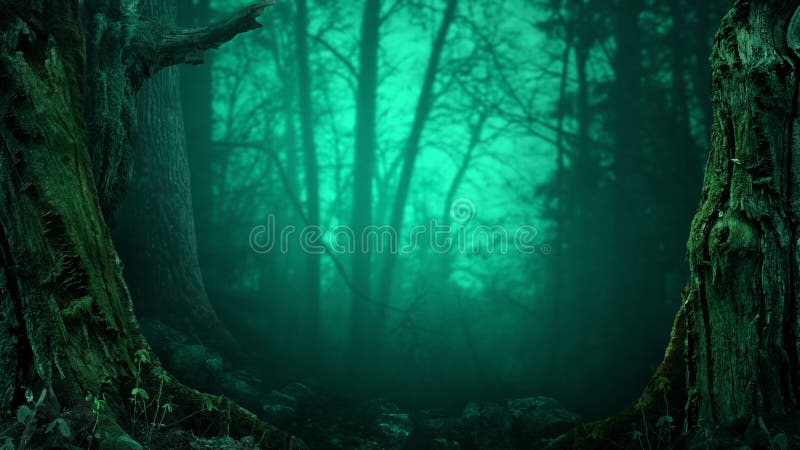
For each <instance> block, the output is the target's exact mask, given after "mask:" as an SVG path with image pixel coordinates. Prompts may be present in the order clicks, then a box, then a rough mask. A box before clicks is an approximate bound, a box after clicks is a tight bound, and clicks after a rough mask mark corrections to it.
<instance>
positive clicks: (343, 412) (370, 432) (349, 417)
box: [142, 320, 580, 450]
mask: <svg viewBox="0 0 800 450" xmlns="http://www.w3.org/2000/svg"><path fill="white" fill-rule="evenodd" d="M142 331H143V333H144V334H145V336H146V337H147V339H148V341H149V342H150V343H151V345H152V346H153V348H154V350H155V351H156V353H157V354H158V355H159V358H160V359H161V360H162V362H163V363H164V364H165V366H166V367H167V368H168V369H169V370H170V371H171V372H172V373H173V374H175V375H176V376H177V377H178V378H179V379H181V380H182V381H184V382H186V383H187V384H189V385H190V386H192V387H195V388H198V389H201V390H204V391H208V392H212V393H215V394H223V395H226V396H228V397H230V398H232V399H233V400H234V401H236V402H238V403H239V404H241V405H243V406H245V407H247V408H248V409H250V410H251V411H252V412H254V413H255V414H257V415H258V416H260V417H261V418H262V419H264V420H266V421H268V422H270V423H272V424H274V425H276V426H278V427H279V428H281V429H283V430H285V431H288V432H290V433H292V434H294V435H295V436H297V437H299V438H300V439H302V440H303V441H304V442H305V443H306V444H307V445H308V446H309V448H311V449H314V450H318V449H319V450H325V449H330V450H381V449H385V450H411V449H413V450H456V449H458V450H484V449H509V450H512V449H531V448H544V447H546V446H547V444H548V442H549V439H550V438H553V437H556V436H558V435H559V434H561V433H563V432H565V431H566V430H568V429H569V428H570V427H572V426H573V425H574V424H576V423H578V422H579V421H580V418H579V417H578V415H577V414H575V413H573V412H572V411H569V410H567V409H566V408H564V407H563V406H562V405H561V404H560V403H559V402H558V401H557V400H555V399H552V398H548V397H541V396H537V397H526V398H516V399H506V400H503V401H498V402H482V403H478V402H469V403H467V404H465V405H463V406H462V407H458V408H445V409H419V408H412V407H408V406H404V405H399V404H398V403H396V402H394V401H392V400H390V399H385V398H374V399H366V400H363V399H360V400H354V399H353V398H352V397H349V396H345V395H341V394H337V393H333V392H331V391H328V390H326V388H325V387H322V386H307V385H305V384H302V383H299V382H294V383H288V384H286V385H283V386H281V387H278V388H274V387H266V386H265V385H266V384H265V383H263V382H262V381H261V380H259V379H258V378H256V377H254V376H253V375H252V374H250V373H248V372H245V371H233V372H232V371H226V370H225V369H224V365H223V361H222V357H221V356H220V355H219V354H217V353H215V352H212V351H210V350H208V349H207V348H205V347H203V346H201V345H198V344H193V343H191V341H190V340H189V339H188V338H187V337H185V336H182V335H181V334H180V333H178V332H176V331H175V330H172V329H171V328H169V327H167V326H166V325H164V324H162V323H160V322H157V321H147V320H144V321H142ZM164 437H165V439H164V442H163V445H164V447H163V448H177V447H186V448H192V449H205V448H227V449H231V450H233V449H237V448H241V449H250V448H255V447H252V446H251V445H250V443H248V442H243V443H235V442H224V441H219V440H214V441H202V440H196V439H195V440H188V439H186V436H180V435H177V436H171V437H169V436H164ZM160 447H161V446H160V445H157V444H155V443H154V445H153V446H152V448H160Z"/></svg>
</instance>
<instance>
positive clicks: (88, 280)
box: [0, 0, 294, 448]
mask: <svg viewBox="0 0 800 450" xmlns="http://www.w3.org/2000/svg"><path fill="white" fill-rule="evenodd" d="M134 4H135V2H134V3H129V2H125V1H123V2H103V1H99V0H97V1H86V2H83V4H82V8H84V9H83V10H81V9H80V7H79V2H77V1H75V0H43V1H38V2H29V1H19V0H4V1H3V2H2V3H0V6H2V9H3V11H4V16H5V19H4V21H3V25H2V27H1V28H0V34H2V37H3V39H2V42H3V44H2V47H0V59H2V64H0V78H2V80H3V83H2V86H3V87H2V90H1V91H0V92H2V95H0V110H2V115H3V117H4V120H3V123H2V125H0V135H2V139H0V141H1V142H2V143H0V199H2V206H0V227H1V228H0V258H1V259H2V265H0V293H2V297H1V298H2V302H0V309H2V314H0V317H2V319H0V343H1V344H0V349H2V350H0V364H2V369H1V370H0V373H2V377H0V380H2V381H0V383H1V384H2V386H1V387H0V411H2V414H3V416H4V417H3V418H4V419H5V418H6V417H7V416H8V415H9V414H10V413H11V412H12V411H15V410H16V409H17V407H18V406H20V405H21V404H24V402H25V396H26V394H25V390H26V387H29V388H32V389H33V390H36V391H37V392H40V391H44V392H45V393H46V394H45V395H46V406H47V409H48V410H49V411H51V412H53V413H57V412H58V411H60V410H61V409H62V408H63V407H73V408H75V407H80V406H81V405H85V400H84V398H85V397H86V395H87V393H89V394H92V395H93V396H94V397H95V398H100V399H103V401H105V405H106V406H105V407H104V408H103V409H102V411H99V412H98V415H97V429H98V430H99V431H102V436H103V440H106V441H110V442H109V444H110V445H111V446H114V445H116V444H117V443H123V441H128V442H129V438H128V437H127V435H126V431H128V432H131V431H135V430H132V429H130V428H129V429H128V430H125V431H123V429H122V426H123V424H126V423H129V420H130V412H129V411H128V408H127V407H126V406H125V405H127V404H128V398H129V396H130V395H131V394H130V393H131V392H132V391H131V389H132V388H134V387H140V388H141V389H147V390H150V391H151V392H161V393H162V394H161V395H162V396H163V398H164V399H167V400H168V401H169V402H170V404H171V405H173V414H175V415H176V416H177V417H185V418H188V419H187V420H186V421H185V422H183V423H184V425H185V426H186V427H187V428H191V429H193V430H196V431H198V432H202V430H204V429H208V430H209V431H210V432H211V433H217V434H222V433H225V432H228V431H229V432H230V434H231V435H233V436H239V437H241V436H245V435H255V436H257V439H258V440H259V441H261V442H262V443H263V444H264V445H266V446H271V447H275V448H289V447H291V446H292V445H293V444H292V442H293V441H294V439H293V438H291V437H290V436H288V435H287V434H285V433H283V432H281V431H279V430H277V429H275V428H274V427H272V426H270V425H267V424H265V423H263V422H261V421H259V420H258V419H257V418H256V417H255V416H253V415H252V414H250V413H249V412H247V411H245V410H243V409H241V408H239V407H237V406H236V405H234V404H232V403H230V402H229V401H226V400H224V399H222V398H218V397H213V396H208V395H205V394H201V393H199V392H197V391H194V390H192V389H189V388H187V387H185V386H184V385H182V384H181V383H179V382H178V381H177V380H175V379H174V378H172V377H171V376H169V375H168V374H167V373H166V372H164V371H163V370H162V369H161V367H160V364H159V362H158V360H157V358H155V357H154V356H153V355H152V352H151V350H150V348H149V346H148V345H147V343H146V342H145V341H144V339H143V338H142V337H141V335H140V334H139V331H138V327H137V325H136V321H135V318H134V316H133V313H132V310H131V300H130V296H129V294H128V290H127V288H126V286H125V283H124V281H123V280H122V275H121V268H120V261H119V258H118V257H117V254H116V252H115V250H114V247H113V245H112V243H111V238H110V233H109V229H108V226H107V225H106V223H105V221H104V219H103V216H102V214H101V205H105V206H107V207H109V208H108V209H106V210H105V211H106V212H107V213H109V212H111V211H112V210H113V206H114V201H113V199H114V198H116V197H114V195H115V194H119V193H120V192H124V190H125V189H124V184H125V177H124V176H125V173H124V171H123V172H119V170H118V169H119V168H120V167H122V166H121V165H120V161H119V158H120V157H121V154H120V153H115V152H112V151H109V152H105V151H102V148H103V147H102V145H101V144H103V143H105V144H107V145H110V146H112V147H113V148H111V150H119V151H121V152H125V151H127V150H129V148H128V147H126V143H131V142H132V141H133V139H132V137H131V134H132V132H133V130H134V127H132V126H131V124H132V123H133V122H132V120H127V121H121V120H120V116H119V115H115V114H116V113H119V112H122V111H125V112H127V113H132V114H134V115H133V118H135V107H134V104H133V98H132V96H133V93H134V92H135V89H132V88H135V87H137V86H139V85H140V83H141V82H142V81H144V79H145V78H146V77H147V76H148V75H150V74H152V73H154V72H156V71H157V70H158V69H160V68H163V67H167V66H170V65H173V64H176V63H178V62H183V61H197V57H198V55H201V54H202V51H204V50H206V49H208V48H213V47H216V46H218V45H220V44H221V43H223V42H225V41H227V40H229V39H230V38H232V37H233V36H235V35H236V34H238V33H240V32H242V31H246V30H249V29H253V28H255V27H257V26H258V24H257V22H256V21H255V18H256V17H257V16H258V15H259V14H260V13H261V12H262V11H263V10H264V9H265V8H266V7H267V6H268V4H267V3H260V4H257V5H254V6H252V7H249V8H246V9H244V10H242V11H240V12H239V13H237V14H235V15H233V16H231V17H230V18H228V19H227V20H225V21H222V22H219V23H217V24H215V25H211V26H209V27H205V28H200V29H192V30H181V29H177V28H174V27H170V26H165V25H162V24H159V23H155V22H151V21H148V20H140V19H139V18H138V17H136V15H135V14H136V13H135V8H133V7H132V6H133V5H134ZM54 11H58V12H59V13H58V14H55V13H54ZM81 13H83V15H84V17H86V18H90V19H89V20H86V21H81V19H80V16H81ZM84 26H85V27H86V28H84ZM85 38H86V39H85ZM123 38H124V39H123ZM112 43H113V44H114V45H111V44H112ZM85 44H86V45H85ZM87 53H88V54H90V55H93V56H92V57H91V58H88V59H87V58H86V57H87ZM123 54H124V55H126V57H125V58H123V57H122V55H123ZM118 74H124V75H125V77H124V78H115V77H113V76H111V75H118ZM84 81H85V82H86V84H84ZM101 92H105V94H106V96H105V97H100V96H99V94H100V93H101ZM120 103H124V105H121V104H120ZM95 108H99V109H95ZM84 112H86V115H84ZM104 112H105V113H109V112H110V113H114V114H107V115H106V114H103V113H104ZM129 119H131V118H129ZM114 133H116V134H114ZM111 135H115V136H117V137H119V138H120V140H119V141H114V142H111V141H109V140H107V139H106V138H108V137H109V136H111ZM92 143H94V146H93V147H92ZM90 148H91V149H92V151H93V153H92V155H93V156H95V157H99V158H104V159H105V161H104V162H97V163H95V168H96V169H100V172H99V173H97V172H95V177H97V179H98V180H101V181H104V182H103V183H101V186H102V187H103V189H96V188H95V181H94V179H93V177H92V173H93V172H92V160H91V159H90V152H89V149H90ZM114 158H117V160H115V161H112V159H114ZM103 168H108V169H110V170H111V171H112V172H114V174H108V173H105V172H103V171H102V169H103ZM115 187H116V188H115ZM107 194H112V195H111V197H108V196H107ZM221 410H224V413H222V414H221V413H220V411H221Z"/></svg>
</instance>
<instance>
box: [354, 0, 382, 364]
mask: <svg viewBox="0 0 800 450" xmlns="http://www.w3.org/2000/svg"><path fill="white" fill-rule="evenodd" d="M380 10H381V2H380V0H366V2H365V5H364V13H363V17H362V22H361V41H360V44H359V47H360V48H359V66H358V92H357V94H356V124H355V154H354V158H353V203H352V208H353V211H352V223H351V224H350V225H351V227H352V229H353V232H354V234H355V236H356V251H355V253H354V254H353V255H352V269H351V270H352V275H351V282H352V284H353V288H354V290H355V291H357V292H356V293H354V294H353V300H352V308H351V313H350V315H351V318H350V320H351V326H350V332H351V334H350V353H351V355H350V356H349V358H350V362H349V364H350V366H351V367H352V368H353V369H354V370H356V371H360V369H361V367H359V366H362V365H365V364H368V358H365V356H366V354H367V353H368V352H369V347H370V344H371V343H374V341H375V339H376V338H377V336H374V334H373V333H372V331H374V330H373V327H372V326H371V325H372V324H373V321H374V318H375V317H376V314H377V312H376V311H375V307H374V306H373V305H371V304H369V303H367V302H366V301H365V298H369V297H370V292H371V290H370V278H371V277H370V274H371V270H370V269H371V260H372V258H371V255H370V253H369V252H368V251H366V250H367V248H366V247H363V246H362V242H361V236H362V235H363V234H364V231H365V230H366V229H367V227H368V226H369V225H370V224H371V222H372V182H373V179H374V173H375V147H376V146H377V143H376V138H375V117H376V111H377V106H376V103H377V90H378V48H379V47H380V43H379V37H380V36H379V32H378V31H379V28H380ZM360 373H362V374H363V371H360Z"/></svg>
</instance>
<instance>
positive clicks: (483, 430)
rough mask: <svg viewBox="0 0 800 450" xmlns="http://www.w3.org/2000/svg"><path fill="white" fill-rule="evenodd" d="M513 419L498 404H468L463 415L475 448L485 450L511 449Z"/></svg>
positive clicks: (462, 418)
mask: <svg viewBox="0 0 800 450" xmlns="http://www.w3.org/2000/svg"><path fill="white" fill-rule="evenodd" d="M512 419H513V417H512V416H511V413H510V412H509V411H508V410H507V409H506V408H505V407H503V406H501V405H499V404H497V403H485V404H478V403H472V402H471V403H468V404H467V406H466V407H465V408H464V412H463V413H462V414H461V420H462V422H463V425H464V427H465V429H466V434H467V436H468V437H469V439H470V440H471V441H472V444H473V446H474V447H477V448H479V449H481V450H483V449H487V450H488V449H492V450H494V449H508V448H511V441H512V439H511V424H512Z"/></svg>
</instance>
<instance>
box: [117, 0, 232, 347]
mask: <svg viewBox="0 0 800 450" xmlns="http://www.w3.org/2000/svg"><path fill="white" fill-rule="evenodd" d="M141 5H142V6H141V8H142V10H141V13H142V15H143V16H145V17H151V18H154V19H158V20H160V21H162V22H163V23H166V24H173V23H174V22H175V16H176V6H177V5H176V2H175V1H174V0H172V1H167V0H145V1H144V2H142V3H141ZM136 109H137V112H138V117H139V120H138V131H139V133H138V138H137V141H136V144H135V145H136V151H135V156H134V169H133V171H134V177H133V179H132V181H131V184H130V186H131V187H130V188H129V193H128V196H127V198H126V199H125V201H124V202H122V204H121V206H120V208H119V212H118V213H117V218H118V220H117V226H116V227H115V229H114V242H115V243H116V244H117V248H118V250H119V254H120V256H121V257H122V261H123V262H124V267H125V269H124V275H125V279H126V281H127V282H128V286H129V287H130V290H131V296H132V297H133V302H134V309H135V311H136V314H137V315H138V316H144V317H150V318H155V319H158V320H160V321H162V322H164V323H166V324H167V325H169V326H170V327H172V328H175V329H177V330H180V331H181V332H183V333H184V334H186V335H189V336H193V337H195V338H197V339H198V340H200V341H201V342H202V343H203V344H205V345H207V346H209V347H213V348H215V349H217V350H223V351H225V353H226V356H229V357H230V356H233V357H239V358H241V354H240V353H241V352H240V350H239V346H238V345H237V344H236V342H235V339H234V338H233V337H232V336H231V334H230V332H229V331H228V330H227V329H226V327H225V326H224V325H223V324H222V322H221V321H220V320H219V318H218V317H217V314H216V312H215V311H214V308H213V307H212V306H211V303H209V300H208V295H207V294H206V289H205V285H204V283H203V275H202V273H201V271H200V264H199V262H198V258H197V240H196V237H195V227H194V216H193V213H194V210H193V208H192V195H191V187H190V180H189V164H188V160H187V152H186V140H185V135H184V122H183V108H182V107H181V99H180V87H179V75H178V68H177V67H168V68H166V69H163V70H162V71H160V72H159V73H157V74H155V75H153V77H152V78H150V79H149V80H147V81H146V82H145V83H144V84H143V85H142V88H141V90H140V92H139V94H138V97H137V102H136Z"/></svg>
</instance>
